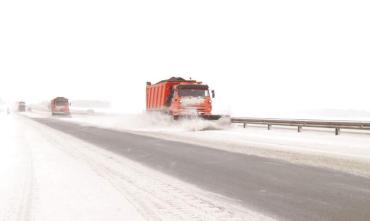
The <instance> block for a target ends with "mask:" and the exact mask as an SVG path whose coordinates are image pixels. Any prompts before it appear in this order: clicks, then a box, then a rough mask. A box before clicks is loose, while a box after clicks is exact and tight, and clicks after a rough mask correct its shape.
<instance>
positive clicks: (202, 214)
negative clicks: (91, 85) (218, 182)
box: [0, 115, 271, 221]
mask: <svg viewBox="0 0 370 221" xmlns="http://www.w3.org/2000/svg"><path fill="white" fill-rule="evenodd" d="M44 117H46V115H45V116H44ZM70 119H74V120H77V118H70ZM0 177H1V179H2V180H1V182H0V220H6V221H12V220H37V221H43V220H45V221H49V220H58V221H59V220H68V221H69V220H79V221H82V220H86V221H87V220H88V221H92V220H109V221H114V220H269V219H271V218H269V217H266V216H264V215H261V214H259V213H256V212H254V211H251V210H248V209H246V208H244V207H241V206H240V205H239V204H238V203H237V202H234V201H233V200H231V199H228V198H225V197H222V196H219V195H216V194H213V193H210V192H207V191H204V190H202V189H199V188H197V187H195V186H193V185H190V184H187V183H184V182H182V181H179V180H177V179H175V178H172V177H170V176H167V175H165V174H162V173H159V172H157V171H155V170H152V169H150V168H147V167H144V166H142V165H140V164H138V163H135V162H133V161H130V160H128V159H126V158H124V157H121V156H118V155H116V154H114V153H111V152H109V151H106V150H104V149H102V148H99V147H96V146H94V145H91V144H89V143H86V142H83V141H81V140H79V139H76V138H74V137H73V136H70V135H67V134H64V133H61V132H59V131H56V130H54V129H51V128H48V127H46V126H43V125H40V124H38V123H36V122H34V121H32V120H29V119H27V118H24V117H21V116H16V115H12V116H6V115H1V116H0Z"/></svg>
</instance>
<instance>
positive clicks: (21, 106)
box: [15, 101, 26, 112]
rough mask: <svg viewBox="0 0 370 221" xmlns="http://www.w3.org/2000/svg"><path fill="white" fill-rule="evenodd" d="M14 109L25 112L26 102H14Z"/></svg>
mask: <svg viewBox="0 0 370 221" xmlns="http://www.w3.org/2000/svg"><path fill="white" fill-rule="evenodd" d="M15 106H16V107H15V108H16V111H18V112H25V111H26V102H24V101H18V102H16V105H15Z"/></svg>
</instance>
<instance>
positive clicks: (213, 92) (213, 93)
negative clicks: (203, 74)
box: [211, 90, 216, 98]
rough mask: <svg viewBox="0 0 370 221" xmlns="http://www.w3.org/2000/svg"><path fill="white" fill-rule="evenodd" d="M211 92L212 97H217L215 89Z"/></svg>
mask: <svg viewBox="0 0 370 221" xmlns="http://www.w3.org/2000/svg"><path fill="white" fill-rule="evenodd" d="M211 93H212V98H215V96H216V95H215V90H212V91H211Z"/></svg>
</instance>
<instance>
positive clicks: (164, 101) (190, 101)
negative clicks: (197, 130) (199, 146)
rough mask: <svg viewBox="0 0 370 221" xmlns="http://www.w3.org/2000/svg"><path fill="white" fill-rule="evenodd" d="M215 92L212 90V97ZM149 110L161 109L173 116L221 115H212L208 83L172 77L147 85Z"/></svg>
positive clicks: (209, 116) (214, 118)
mask: <svg viewBox="0 0 370 221" xmlns="http://www.w3.org/2000/svg"><path fill="white" fill-rule="evenodd" d="M214 96H215V93H214V91H213V90H212V98H214ZM146 109H147V111H160V112H165V113H167V114H170V115H171V116H173V118H174V119H178V118H182V117H185V118H186V117H191V116H199V117H201V118H203V119H207V120H218V119H220V118H221V115H212V101H211V96H210V93H209V89H208V85H205V84H203V83H202V82H199V81H195V80H185V79H183V78H179V77H172V78H170V79H167V80H163V81H160V82H158V83H156V84H151V83H150V82H147V85H146Z"/></svg>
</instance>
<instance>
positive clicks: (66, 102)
mask: <svg viewBox="0 0 370 221" xmlns="http://www.w3.org/2000/svg"><path fill="white" fill-rule="evenodd" d="M66 104H68V101H67V100H56V101H55V105H56V106H64V105H66Z"/></svg>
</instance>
